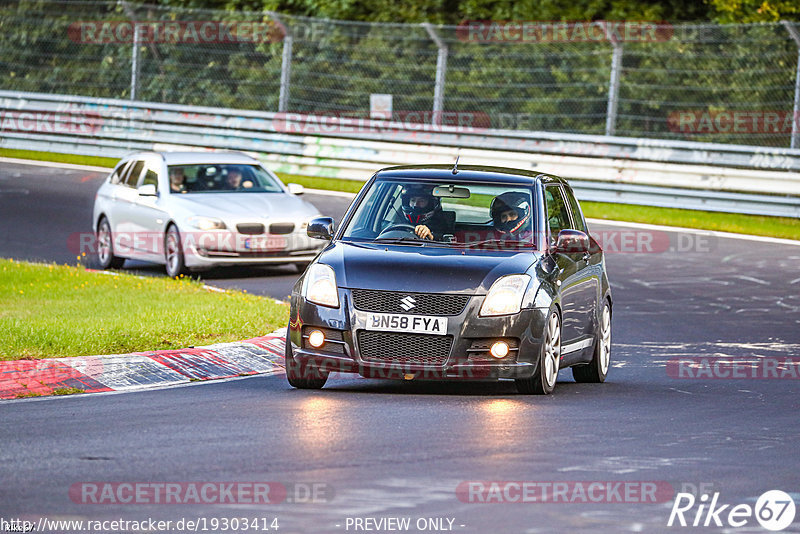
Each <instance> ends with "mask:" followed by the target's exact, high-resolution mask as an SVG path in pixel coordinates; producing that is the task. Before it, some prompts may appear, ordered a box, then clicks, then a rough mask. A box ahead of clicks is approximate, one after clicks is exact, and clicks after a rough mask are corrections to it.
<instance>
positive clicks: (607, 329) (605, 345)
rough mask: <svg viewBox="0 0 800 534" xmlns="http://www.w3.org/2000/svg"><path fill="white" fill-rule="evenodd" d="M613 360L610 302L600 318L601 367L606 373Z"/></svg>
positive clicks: (604, 307)
mask: <svg viewBox="0 0 800 534" xmlns="http://www.w3.org/2000/svg"><path fill="white" fill-rule="evenodd" d="M610 361H611V309H610V308H609V307H608V303H606V304H605V306H603V315H602V316H601V318H600V369H601V370H602V372H603V374H604V375H605V374H606V373H607V372H608V365H609V363H610Z"/></svg>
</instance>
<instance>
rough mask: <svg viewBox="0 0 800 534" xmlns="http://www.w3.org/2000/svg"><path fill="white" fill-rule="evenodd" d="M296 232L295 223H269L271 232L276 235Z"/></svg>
mask: <svg viewBox="0 0 800 534" xmlns="http://www.w3.org/2000/svg"><path fill="white" fill-rule="evenodd" d="M292 232H294V223H272V224H270V225H269V233H271V234H276V235H283V234H291V233H292Z"/></svg>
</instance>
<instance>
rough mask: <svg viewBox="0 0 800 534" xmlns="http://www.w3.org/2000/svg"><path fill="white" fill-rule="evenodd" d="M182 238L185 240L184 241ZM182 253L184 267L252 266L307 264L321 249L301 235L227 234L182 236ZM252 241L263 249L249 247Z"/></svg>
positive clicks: (322, 244)
mask: <svg viewBox="0 0 800 534" xmlns="http://www.w3.org/2000/svg"><path fill="white" fill-rule="evenodd" d="M184 236H186V237H184ZM182 237H183V238H184V243H183V250H184V258H185V263H186V266H187V267H194V268H200V267H213V266H226V265H256V264H259V265H260V264H277V263H295V262H296V263H305V262H311V261H312V260H313V259H314V258H315V257H316V256H317V254H318V253H319V251H320V250H322V248H323V247H324V243H322V242H320V241H319V240H318V239H312V238H310V237H308V236H307V235H306V234H305V232H301V231H295V232H293V233H291V234H286V235H270V234H266V235H259V236H255V235H245V234H239V233H237V232H234V231H231V230H216V231H205V232H197V231H195V232H189V233H187V234H184V233H183V232H182ZM255 240H261V241H260V242H259V243H258V244H259V245H265V246H253V243H256V241H255Z"/></svg>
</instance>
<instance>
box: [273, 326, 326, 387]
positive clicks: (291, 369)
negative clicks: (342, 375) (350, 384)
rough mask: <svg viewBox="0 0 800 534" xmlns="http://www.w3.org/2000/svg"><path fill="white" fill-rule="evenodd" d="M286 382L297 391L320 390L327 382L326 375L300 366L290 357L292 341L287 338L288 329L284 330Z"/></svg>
mask: <svg viewBox="0 0 800 534" xmlns="http://www.w3.org/2000/svg"><path fill="white" fill-rule="evenodd" d="M284 355H285V356H286V380H288V381H289V385H290V386H292V387H293V388H297V389H322V386H324V385H325V382H327V381H328V373H326V372H324V371H318V370H316V369H311V368H310V367H308V366H306V365H300V364H299V363H297V360H295V359H294V357H293V356H292V341H291V339H290V338H289V328H286V352H285V353H284Z"/></svg>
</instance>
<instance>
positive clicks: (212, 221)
mask: <svg viewBox="0 0 800 534" xmlns="http://www.w3.org/2000/svg"><path fill="white" fill-rule="evenodd" d="M186 222H187V223H189V225H190V226H193V227H195V228H197V229H198V230H224V229H225V223H224V222H222V220H221V219H217V218H216V217H189V218H188V219H186Z"/></svg>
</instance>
